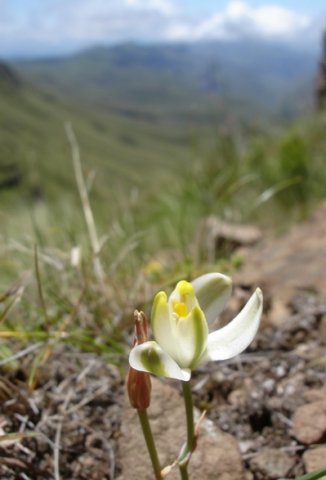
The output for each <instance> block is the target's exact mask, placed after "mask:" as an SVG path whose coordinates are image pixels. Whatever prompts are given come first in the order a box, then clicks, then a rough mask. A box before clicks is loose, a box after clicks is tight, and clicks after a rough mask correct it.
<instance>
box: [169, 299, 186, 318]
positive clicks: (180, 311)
mask: <svg viewBox="0 0 326 480" xmlns="http://www.w3.org/2000/svg"><path fill="white" fill-rule="evenodd" d="M172 306H173V311H174V313H176V314H177V315H179V317H185V316H186V315H187V305H186V304H185V303H184V302H178V300H173V301H172Z"/></svg>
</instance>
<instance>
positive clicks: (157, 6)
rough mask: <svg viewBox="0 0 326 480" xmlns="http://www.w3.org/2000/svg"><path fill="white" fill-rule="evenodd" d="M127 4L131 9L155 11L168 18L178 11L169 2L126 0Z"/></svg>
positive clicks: (167, 0) (161, 0)
mask: <svg viewBox="0 0 326 480" xmlns="http://www.w3.org/2000/svg"><path fill="white" fill-rule="evenodd" d="M125 3H126V4H127V5H129V6H131V7H136V8H140V9H142V10H153V11H156V12H159V13H162V14H163V15H168V16H170V15H173V14H175V13H176V11H177V9H176V6H175V5H174V4H173V3H172V2H170V1H169V0H125Z"/></svg>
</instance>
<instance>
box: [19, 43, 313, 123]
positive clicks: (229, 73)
mask: <svg viewBox="0 0 326 480" xmlns="http://www.w3.org/2000/svg"><path fill="white" fill-rule="evenodd" d="M17 67H18V68H19V69H20V70H21V71H22V72H24V74H26V75H28V76H29V77H30V78H31V79H32V80H33V81H35V82H37V83H39V84H41V85H42V86H43V87H46V88H47V89H50V90H54V91H60V92H61V93H62V92H64V93H67V94H69V95H71V96H73V97H74V98H76V99H80V98H84V99H85V98H86V99H87V100H88V101H89V102H90V103H92V104H95V105H96V106H97V107H101V108H104V109H105V108H106V109H110V110H112V109H114V110H116V111H119V112H121V113H123V114H125V115H127V116H128V115H129V116H136V117H138V118H145V119H150V120H153V119H156V120H157V119H162V118H165V119H166V118H169V119H170V120H171V119H179V120H182V121H187V122H191V121H195V122H198V121H202V120H203V119H206V120H207V119H211V118H214V114H215V116H216V115H218V112H220V113H223V105H224V104H225V102H227V104H228V109H229V110H234V111H236V112H239V111H244V110H245V109H247V110H248V107H250V105H248V102H250V103H252V104H253V107H252V108H249V110H255V109H256V110H257V108H258V107H259V106H260V107H261V108H265V109H268V110H269V111H270V112H273V113H278V114H280V113H281V114H282V113H284V112H286V113H287V114H288V115H294V114H297V113H298V112H299V111H300V110H302V109H304V108H306V107H307V106H309V104H310V101H311V93H312V90H313V81H314V76H315V72H316V69H317V58H316V54H315V53H314V52H304V51H301V52H300V51H298V50H295V49H291V48H289V47H284V46H281V45H277V44H268V43H257V42H254V41H247V42H241V43H240V42H212V43H196V44H185V45H173V44H171V45H154V46H148V45H147V46H144V45H143V46H140V45H135V44H125V45H117V46H114V47H98V48H93V49H90V50H86V51H83V52H80V53H78V54H76V55H73V56H70V57H65V58H54V59H44V60H35V61H25V62H19V63H18V64H17ZM243 103H244V105H242V104H243ZM251 113H252V112H249V115H248V116H249V117H250V115H251Z"/></svg>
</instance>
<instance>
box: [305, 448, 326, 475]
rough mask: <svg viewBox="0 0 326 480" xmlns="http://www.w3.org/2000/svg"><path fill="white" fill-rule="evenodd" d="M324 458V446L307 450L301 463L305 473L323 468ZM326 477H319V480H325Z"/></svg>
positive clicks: (325, 451) (325, 450)
mask: <svg viewBox="0 0 326 480" xmlns="http://www.w3.org/2000/svg"><path fill="white" fill-rule="evenodd" d="M325 458H326V445H321V446H318V447H314V448H309V449H308V450H306V451H305V452H304V454H303V462H304V466H305V469H306V472H307V473H310V472H313V471H314V470H319V469H320V468H325V465H326V464H325ZM325 479H326V475H324V476H323V477H321V480H325Z"/></svg>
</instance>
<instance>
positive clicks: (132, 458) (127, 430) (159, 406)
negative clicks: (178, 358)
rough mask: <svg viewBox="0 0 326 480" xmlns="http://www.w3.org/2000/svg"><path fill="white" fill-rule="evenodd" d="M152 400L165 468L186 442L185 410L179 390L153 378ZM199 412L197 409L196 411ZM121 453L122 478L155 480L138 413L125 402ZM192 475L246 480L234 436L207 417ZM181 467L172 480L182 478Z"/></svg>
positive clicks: (209, 479) (152, 418)
mask: <svg viewBox="0 0 326 480" xmlns="http://www.w3.org/2000/svg"><path fill="white" fill-rule="evenodd" d="M152 383H153V389H152V401H151V406H150V408H149V411H148V413H149V418H150V421H151V427H152V432H153V435H154V437H155V440H156V445H157V449H158V452H159V456H160V460H161V465H162V468H163V467H165V466H167V465H170V464H172V463H173V461H174V460H175V459H176V458H177V456H178V454H179V452H180V449H181V447H182V445H183V443H184V441H185V436H186V427H185V412H184V405H183V400H182V398H181V396H180V395H179V393H178V392H177V390H175V389H174V388H173V387H171V386H170V385H169V384H167V383H163V382H161V381H159V380H157V379H155V378H153V379H152ZM197 413H198V412H197ZM122 418H123V422H122V436H121V439H120V445H119V446H120V452H121V462H122V468H123V474H122V477H121V479H120V480H134V479H135V478H139V479H142V480H152V479H153V473H152V467H151V464H150V461H149V458H148V453H147V450H146V446H145V441H144V438H143V436H142V433H141V428H140V425H139V421H138V416H137V412H136V411H135V410H134V409H132V408H131V407H130V406H129V402H128V401H127V400H126V401H125V406H124V411H123V414H122ZM189 474H190V475H191V477H192V478H198V479H205V480H215V479H216V478H218V479H219V480H234V479H237V480H245V478H246V476H245V471H244V468H243V465H242V460H241V456H240V452H239V449H238V446H237V443H236V441H235V439H234V437H233V436H232V435H230V434H228V433H223V432H222V431H220V430H219V429H218V428H217V427H216V426H215V425H214V423H213V422H212V421H210V420H206V419H205V420H204V421H203V423H202V425H201V435H200V438H199V442H198V447H197V449H196V451H195V452H194V454H193V456H192V459H191V462H190V466H189ZM179 478H180V475H179V471H178V468H175V469H173V470H172V472H171V473H170V474H169V476H168V479H169V480H177V479H178V480H179Z"/></svg>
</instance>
